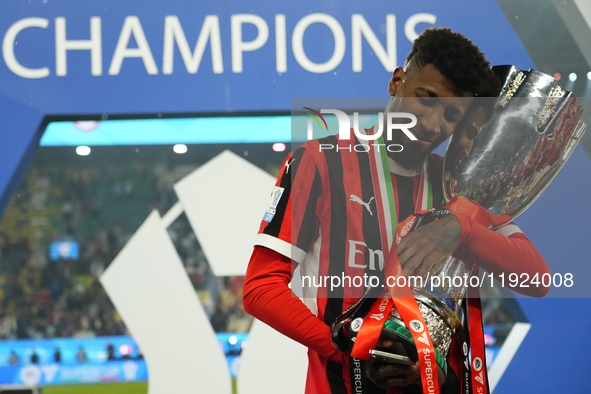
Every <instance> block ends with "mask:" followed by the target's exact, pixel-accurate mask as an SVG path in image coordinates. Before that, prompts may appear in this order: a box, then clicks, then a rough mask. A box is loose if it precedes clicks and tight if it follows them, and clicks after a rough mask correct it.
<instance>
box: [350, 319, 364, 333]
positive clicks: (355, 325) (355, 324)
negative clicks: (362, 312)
mask: <svg viewBox="0 0 591 394" xmlns="http://www.w3.org/2000/svg"><path fill="white" fill-rule="evenodd" d="M362 323H363V319H362V318H361V317H358V318H357V319H355V320H353V322H352V323H351V330H353V332H357V331H359V329H360V328H361V324H362Z"/></svg>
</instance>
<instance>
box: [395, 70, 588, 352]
mask: <svg viewBox="0 0 591 394" xmlns="http://www.w3.org/2000/svg"><path fill="white" fill-rule="evenodd" d="M494 70H495V72H496V73H497V75H498V76H499V77H500V79H501V82H502V84H503V87H502V89H501V92H500V94H499V96H498V98H493V99H492V101H491V100H490V99H488V100H489V102H488V103H478V100H487V99H485V98H476V99H475V100H474V103H473V106H475V105H476V106H478V105H480V104H482V105H483V106H484V107H486V106H490V107H489V108H486V110H487V111H489V114H490V116H489V120H488V121H487V122H486V124H484V127H482V131H481V132H480V134H479V135H478V136H477V137H476V138H475V139H474V140H473V144H472V146H471V149H470V148H467V147H466V146H462V143H461V140H462V138H461V137H462V136H461V135H460V133H459V129H460V126H458V130H456V132H455V133H454V136H453V137H452V139H451V141H450V143H449V145H448V149H447V152H446V155H445V160H444V168H445V171H444V175H443V183H444V190H445V191H444V195H445V199H446V200H449V199H451V198H452V197H454V196H463V197H465V198H467V199H469V200H476V201H477V202H478V203H479V204H480V205H482V206H483V207H484V208H486V209H487V210H488V211H489V212H490V213H493V214H496V215H510V216H511V217H512V218H515V217H517V216H519V215H520V214H522V213H523V212H524V211H525V210H526V209H527V208H529V207H530V206H531V204H533V203H534V201H536V199H537V198H539V197H540V195H541V194H542V193H543V192H544V191H545V190H546V188H547V187H548V186H549V185H550V183H551V182H552V180H554V178H555V177H556V175H557V174H558V172H559V171H560V170H561V169H562V167H563V166H564V164H565V163H566V161H567V160H568V158H569V157H570V155H571V153H572V152H573V150H574V148H575V146H576V145H577V143H578V142H579V141H580V139H581V137H582V135H583V133H584V132H585V129H586V127H587V125H586V124H585V123H584V122H582V121H581V117H582V115H583V108H582V107H581V105H580V103H579V101H578V100H577V98H576V97H575V96H574V95H573V94H572V93H570V92H567V91H565V90H564V89H562V88H560V87H559V86H558V85H557V84H556V80H555V79H554V78H552V77H551V76H549V75H546V74H544V73H541V72H539V71H536V70H529V71H522V70H519V69H517V68H516V67H514V66H498V67H495V68H494ZM470 109H473V108H472V107H471V108H470ZM469 112H470V110H469ZM466 116H468V114H467V115H466ZM468 152H469V153H468ZM466 263H470V262H463V261H461V260H459V259H456V258H454V257H451V256H450V257H448V258H447V259H446V261H445V262H444V263H443V265H441V266H439V268H437V269H434V270H433V271H432V272H429V273H428V276H427V275H425V276H423V279H424V280H425V282H424V285H423V287H413V292H414V294H415V297H416V298H417V300H418V304H419V308H420V310H421V313H422V315H423V318H424V320H425V322H426V324H427V327H428V329H429V333H430V335H431V339H432V340H433V344H434V347H435V348H436V349H437V350H438V351H439V352H440V353H441V354H442V355H443V356H444V357H445V356H447V353H448V351H449V346H450V343H451V338H452V337H453V335H454V333H455V330H456V329H457V328H458V327H459V326H460V322H461V321H462V316H461V315H462V309H461V303H462V300H463V298H464V296H465V294H466V287H464V286H463V285H464V283H462V284H460V286H458V284H457V283H456V284H455V285H454V284H453V283H451V281H439V284H440V286H432V283H435V284H437V281H433V282H432V281H431V280H429V282H428V283H427V282H426V281H427V278H431V277H435V278H437V277H439V278H444V277H450V278H453V277H464V274H467V275H469V274H470V272H469V269H470V267H471V266H472V264H471V263H470V264H466ZM392 323H398V324H400V325H402V326H404V323H403V322H402V320H401V318H400V315H399V314H398V312H397V311H396V310H395V309H393V311H392V313H391V316H390V322H389V324H388V325H389V326H390V327H394V328H396V327H395V326H394V325H393V324H392ZM384 328H385V329H386V330H387V329H388V327H387V326H386V325H385V327H384ZM398 329H399V327H398Z"/></svg>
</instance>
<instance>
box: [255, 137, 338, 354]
mask: <svg viewBox="0 0 591 394" xmlns="http://www.w3.org/2000/svg"><path fill="white" fill-rule="evenodd" d="M315 143H317V142H316V141H310V143H309V144H310V145H312V144H315ZM317 151H318V150H317V149H314V146H312V147H311V148H310V149H308V148H305V147H302V148H300V149H297V150H296V151H294V152H293V153H292V154H291V155H290V156H289V157H288V158H287V159H286V160H285V161H284V163H283V165H282V171H281V173H280V175H279V178H278V180H277V183H276V185H275V188H274V190H273V193H272V198H271V201H270V206H269V208H268V209H267V211H266V212H265V216H264V218H263V222H262V223H261V227H260V229H259V234H258V235H257V239H256V241H255V244H256V245H257V246H255V247H254V251H253V254H252V256H251V259H250V262H249V265H248V270H247V273H246V279H245V284H244V293H243V303H244V309H245V310H246V312H248V313H250V314H251V315H253V316H254V317H256V318H257V319H259V320H261V321H263V322H264V323H266V324H268V325H269V326H271V327H273V328H274V329H276V330H277V331H279V332H281V333H283V334H285V335H287V336H288V337H290V338H292V339H294V340H295V341H297V342H299V343H301V344H303V345H304V346H307V347H309V348H310V349H312V350H314V351H316V352H317V353H319V354H322V355H324V356H327V357H329V358H331V359H332V360H334V361H338V362H341V363H343V362H344V361H345V360H346V357H347V356H346V355H345V354H344V353H341V352H338V351H337V350H336V349H335V348H334V347H333V345H332V340H331V334H330V328H329V327H328V326H327V325H326V324H325V323H324V322H323V321H322V320H320V319H318V318H317V317H316V316H315V315H314V314H313V313H312V312H311V311H310V310H309V309H308V307H307V306H306V305H304V303H303V302H302V301H301V300H300V299H299V298H297V297H296V296H295V294H294V293H293V292H292V291H291V289H290V288H289V283H290V281H291V276H292V271H291V267H292V264H291V261H292V260H294V261H295V262H296V263H301V262H302V261H303V259H304V256H305V255H306V251H307V250H309V248H310V245H311V243H312V241H313V239H314V238H315V234H316V233H317V221H316V212H317V210H318V206H319V205H321V198H320V196H321V194H322V182H321V180H320V178H321V177H320V171H319V169H318V166H317V164H316V162H315V160H314V157H313V152H317ZM292 183H293V184H294V185H296V186H295V187H293V188H292ZM273 196H275V197H273ZM276 199H278V200H276Z"/></svg>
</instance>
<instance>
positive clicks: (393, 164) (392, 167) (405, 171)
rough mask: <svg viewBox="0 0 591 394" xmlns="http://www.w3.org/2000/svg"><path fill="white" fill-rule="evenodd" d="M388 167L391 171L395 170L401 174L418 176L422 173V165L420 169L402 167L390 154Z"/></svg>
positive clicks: (394, 171) (395, 172)
mask: <svg viewBox="0 0 591 394" xmlns="http://www.w3.org/2000/svg"><path fill="white" fill-rule="evenodd" d="M388 168H389V169H390V172H393V173H394V174H396V175H401V176H417V175H421V171H422V166H421V168H420V169H418V170H417V169H413V170H409V169H406V168H404V167H402V166H401V165H400V164H398V163H396V162H395V161H394V159H392V158H391V157H390V156H388Z"/></svg>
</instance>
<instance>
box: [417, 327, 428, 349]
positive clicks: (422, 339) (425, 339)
mask: <svg viewBox="0 0 591 394" xmlns="http://www.w3.org/2000/svg"><path fill="white" fill-rule="evenodd" d="M417 339H418V340H419V341H421V342H423V343H424V344H425V345H427V346H429V336H428V335H427V331H425V332H424V333H423V335H421V336H420V337H418V338H417Z"/></svg>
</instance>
